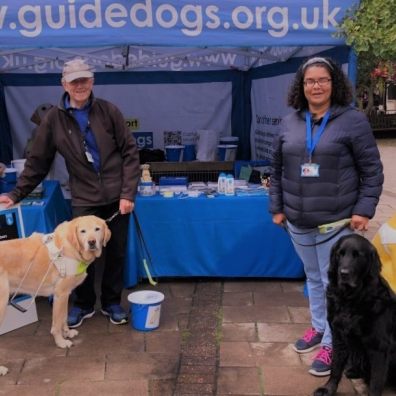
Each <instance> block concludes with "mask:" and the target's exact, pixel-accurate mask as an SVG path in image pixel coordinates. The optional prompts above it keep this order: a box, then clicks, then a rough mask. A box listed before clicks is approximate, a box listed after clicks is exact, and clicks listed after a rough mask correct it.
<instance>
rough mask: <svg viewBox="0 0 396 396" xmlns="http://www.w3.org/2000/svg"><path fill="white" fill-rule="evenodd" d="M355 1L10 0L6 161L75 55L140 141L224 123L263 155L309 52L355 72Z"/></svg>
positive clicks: (244, 155) (4, 42)
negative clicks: (344, 31)
mask: <svg viewBox="0 0 396 396" xmlns="http://www.w3.org/2000/svg"><path fill="white" fill-rule="evenodd" d="M355 3H357V1H354V0H321V1H318V0H302V1H299V2H296V1H292V0H277V1H275V0H270V1H265V2H263V1H262V0H243V1H236V0H215V1H213V2H211V1H208V0H196V1H194V2H189V1H186V0H178V1H176V0H168V1H165V0H140V1H128V0H119V1H117V2H115V1H112V0H64V1H58V2H49V1H46V0H30V1H24V0H21V1H18V2H15V1H11V0H9V1H5V2H2V4H1V5H0V137H1V140H0V160H2V161H3V162H9V161H10V160H11V159H12V158H17V157H20V156H21V155H22V152H23V148H24V146H25V144H26V141H27V139H28V138H29V137H30V131H31V129H32V124H31V123H30V121H29V120H30V115H31V113H32V112H33V110H34V109H35V108H36V107H37V106H38V105H39V104H41V103H44V102H50V103H53V104H56V103H57V101H58V98H59V96H60V93H61V87H60V72H61V69H62V65H63V63H64V61H66V60H68V59H70V58H73V57H76V56H80V57H84V58H86V59H87V61H88V62H89V63H90V64H92V66H93V67H94V68H95V89H94V91H95V94H96V95H98V96H101V97H104V98H107V99H109V100H111V101H113V102H114V103H115V104H117V105H118V106H119V107H120V109H121V110H122V111H123V113H124V116H125V118H126V120H127V122H128V123H129V125H130V128H131V131H132V132H134V134H135V136H136V137H137V139H138V143H139V145H140V147H147V148H163V145H164V142H165V141H166V139H167V138H169V136H172V134H173V135H175V134H176V135H177V134H178V133H183V132H186V133H190V132H192V131H195V130H197V129H214V130H217V131H219V132H220V134H221V135H235V136H238V137H239V138H240V151H239V158H241V159H251V158H255V159H260V158H264V157H265V151H263V150H260V145H261V144H262V143H263V142H262V141H261V140H260V139H261V137H262V136H263V134H264V135H266V136H267V135H268V136H270V135H271V134H272V133H276V128H275V132H274V131H273V130H272V131H270V133H267V132H266V131H264V130H263V129H262V126H263V125H265V126H266V127H267V126H268V124H271V127H276V123H277V122H276V120H279V119H280V118H281V117H282V115H283V113H284V112H285V111H286V110H287V109H286V107H285V106H284V102H285V97H286V88H287V84H288V82H289V81H290V78H291V76H292V74H293V73H294V72H295V70H296V69H297V67H298V65H299V64H300V63H301V60H302V58H303V57H306V56H308V55H311V54H313V53H323V54H325V55H330V56H332V57H334V58H336V59H337V60H338V61H339V62H340V63H342V64H344V65H349V66H348V73H349V76H350V78H351V80H352V81H353V80H354V78H355V75H354V70H355V68H356V65H355V59H354V57H353V53H352V52H351V51H350V49H349V48H348V47H346V46H345V43H344V41H343V40H342V39H341V38H337V37H335V36H334V33H335V32H336V29H337V24H338V23H339V22H340V20H341V19H342V18H343V17H344V16H345V13H346V12H347V9H348V8H350V7H351V6H353V5H354V4H355ZM279 77H280V79H279ZM274 78H275V79H274ZM266 97H267V99H266ZM280 103H282V105H280ZM280 108H282V111H280V110H279V109H280ZM269 120H271V121H269ZM261 121H265V122H264V123H262V122H261ZM257 136H258V138H257ZM260 136H261V137H260ZM266 143H268V142H266V141H265V139H264V144H266Z"/></svg>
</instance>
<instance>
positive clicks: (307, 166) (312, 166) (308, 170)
mask: <svg viewBox="0 0 396 396" xmlns="http://www.w3.org/2000/svg"><path fill="white" fill-rule="evenodd" d="M329 117H330V112H329V111H328V112H327V113H326V114H325V115H324V117H323V120H322V122H321V124H320V126H319V129H318V131H317V133H316V135H315V137H314V139H312V126H311V125H312V124H311V113H310V112H309V111H307V112H306V114H305V121H306V146H307V152H308V157H309V162H306V163H304V164H301V177H319V174H320V173H319V168H320V165H319V164H316V163H314V162H312V161H311V158H312V154H313V152H314V150H315V147H316V145H317V144H318V142H319V139H320V137H321V136H322V134H323V132H324V130H325V127H326V124H327V121H328V120H329Z"/></svg>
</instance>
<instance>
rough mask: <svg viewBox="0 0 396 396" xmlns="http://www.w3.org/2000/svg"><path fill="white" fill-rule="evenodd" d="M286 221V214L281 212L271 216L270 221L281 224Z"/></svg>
mask: <svg viewBox="0 0 396 396" xmlns="http://www.w3.org/2000/svg"><path fill="white" fill-rule="evenodd" d="M285 221H286V216H285V215H284V214H283V213H276V214H274V215H273V216H272V222H273V223H274V224H276V225H279V226H282V225H283V223H284V222H285Z"/></svg>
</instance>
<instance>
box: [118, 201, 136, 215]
mask: <svg viewBox="0 0 396 396" xmlns="http://www.w3.org/2000/svg"><path fill="white" fill-rule="evenodd" d="M134 207H135V204H134V203H133V202H132V201H130V200H129V199H124V198H121V199H120V213H121V214H122V215H123V214H128V213H131V212H132V211H133V209H134Z"/></svg>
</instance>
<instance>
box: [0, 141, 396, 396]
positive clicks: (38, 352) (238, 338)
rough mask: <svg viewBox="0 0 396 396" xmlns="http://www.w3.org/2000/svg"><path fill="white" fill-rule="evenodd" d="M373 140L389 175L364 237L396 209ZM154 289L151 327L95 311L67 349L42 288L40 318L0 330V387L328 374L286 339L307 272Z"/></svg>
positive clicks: (387, 153)
mask: <svg viewBox="0 0 396 396" xmlns="http://www.w3.org/2000/svg"><path fill="white" fill-rule="evenodd" d="M379 144H380V149H381V154H382V159H383V162H384V165H385V185H384V192H383V194H382V197H381V200H380V203H379V205H378V209H377V213H376V216H375V218H374V219H373V220H372V221H371V223H370V229H369V231H368V232H367V234H366V236H367V237H368V238H372V236H373V235H374V233H375V232H376V230H377V229H378V227H379V225H380V224H382V223H383V222H384V221H385V220H386V219H387V218H388V217H390V216H391V215H393V214H394V212H395V209H396V173H395V174H393V169H392V166H391V164H392V161H393V157H394V154H393V153H394V152H396V151H395V150H396V148H395V146H396V141H394V142H393V141H386V142H385V141H382V142H381V141H380V142H379ZM149 288H152V286H150V285H149V284H148V283H141V284H139V285H138V287H137V288H135V289H134V290H137V289H149ZM155 289H156V290H159V291H162V292H163V293H164V294H165V301H164V302H163V304H162V312H161V321H160V322H161V324H160V327H159V328H158V329H157V330H155V331H151V332H139V331H136V330H134V329H133V328H132V327H131V326H130V325H125V326H114V325H111V324H109V322H108V321H107V319H106V318H105V317H103V316H102V315H101V314H100V313H97V314H96V315H95V316H94V317H93V318H91V319H88V320H86V321H85V322H84V324H83V325H82V326H81V327H80V328H79V330H80V334H79V335H78V337H77V338H76V339H75V345H74V346H73V347H72V348H71V349H70V350H62V349H59V348H57V347H56V346H55V344H54V342H53V339H52V336H51V335H50V333H49V330H50V323H51V308H50V306H49V304H48V301H47V300H46V299H44V298H38V299H37V309H38V315H39V321H38V322H37V323H34V324H31V325H29V326H25V327H23V328H21V329H19V330H15V331H13V332H10V333H8V334H5V335H2V336H0V362H1V363H5V364H6V365H7V366H8V367H9V369H10V372H9V374H8V375H7V376H5V377H0V396H3V395H7V396H11V395H12V396H25V395H26V396H47V395H48V396H80V395H84V396H90V395H95V396H96V395H97V396H108V395H109V396H124V395H125V396H184V395H185V396H225V395H233V396H250V395H260V396H308V395H311V394H312V391H313V389H315V387H317V386H319V385H320V384H322V383H323V382H324V381H325V379H321V378H315V377H313V376H311V375H310V374H308V372H307V370H308V367H309V365H310V363H311V358H312V355H313V354H314V353H311V354H306V355H298V354H296V353H295V352H294V351H293V350H292V348H291V345H292V344H293V342H294V341H295V339H296V338H297V337H299V336H300V335H301V333H302V332H303V331H304V330H305V328H306V327H307V326H308V325H309V322H310V317H309V311H308V303H307V299H306V298H305V297H304V295H303V280H292V281H285V280H283V281H282V280H268V279H251V280H244V279H233V280H229V279H227V280H225V279H181V280H175V279H173V280H166V279H161V280H160V282H159V285H158V286H156V287H155ZM130 292H131V290H125V295H124V298H123V301H124V302H125V304H127V303H126V301H127V295H128V293H130ZM98 308H99V307H98ZM125 308H127V305H125ZM357 385H358V384H356V383H352V382H351V381H349V380H347V379H345V378H344V379H343V380H342V383H341V385H340V387H339V392H338V395H341V396H352V395H356V394H357V393H356V389H357ZM395 395H396V392H395V391H394V390H390V389H389V390H387V391H386V392H385V393H384V396H395Z"/></svg>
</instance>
